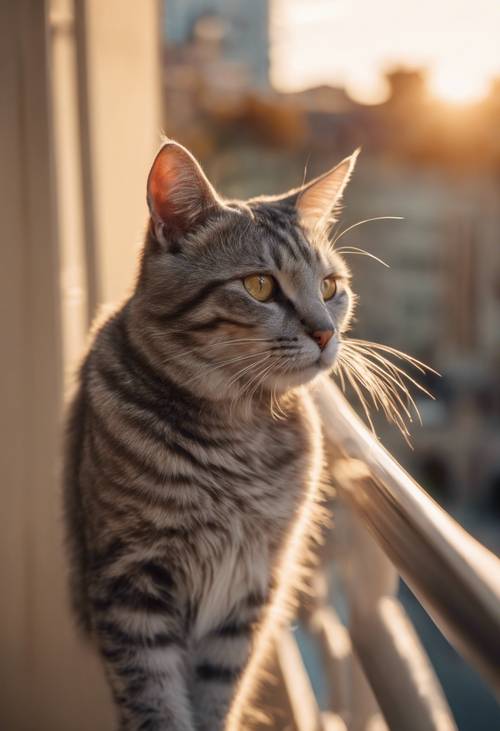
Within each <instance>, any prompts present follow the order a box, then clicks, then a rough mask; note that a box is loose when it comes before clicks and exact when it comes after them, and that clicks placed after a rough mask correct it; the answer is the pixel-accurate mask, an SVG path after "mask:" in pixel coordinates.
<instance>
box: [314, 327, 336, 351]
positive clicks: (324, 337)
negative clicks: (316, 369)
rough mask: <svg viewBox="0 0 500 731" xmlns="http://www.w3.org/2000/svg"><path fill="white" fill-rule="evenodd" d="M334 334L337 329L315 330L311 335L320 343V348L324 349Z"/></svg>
mask: <svg viewBox="0 0 500 731" xmlns="http://www.w3.org/2000/svg"><path fill="white" fill-rule="evenodd" d="M334 334H335V330H315V331H314V332H312V333H311V337H312V339H313V340H314V342H315V343H317V344H318V345H319V349H320V350H324V349H325V348H326V346H327V345H328V343H329V342H330V340H331V339H332V336H333V335H334Z"/></svg>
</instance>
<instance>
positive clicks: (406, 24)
mask: <svg viewBox="0 0 500 731" xmlns="http://www.w3.org/2000/svg"><path fill="white" fill-rule="evenodd" d="M499 27H500V2H499V1H498V0H475V2H474V4H473V5H471V3H470V0H441V2H439V3H436V2H435V0H411V1H410V2H404V3H402V2H401V0H378V1H377V2H376V3H375V2H373V0H273V2H272V4H271V79H272V83H273V84H274V86H275V87H276V88H277V89H279V90H280V91H284V92H294V91H300V90H302V89H306V88H310V87H314V86H319V85H321V84H327V85H330V86H339V87H344V88H345V89H346V90H347V92H348V93H349V94H350V95H351V96H352V98H354V99H355V100H356V101H360V102H363V103H368V104H374V103H378V102H380V101H383V99H384V98H386V97H387V92H388V89H387V87H386V86H384V84H385V80H384V75H385V73H386V72H387V70H389V69H394V68H396V67H404V68H410V69H411V68H421V69H423V70H424V71H425V72H426V74H427V76H428V79H429V91H430V93H431V94H432V95H433V96H435V97H436V98H439V99H441V100H442V101H446V102H454V103H470V102H473V101H477V100H479V99H480V98H481V97H482V96H484V95H485V94H486V93H487V87H488V85H489V83H490V82H491V81H492V79H494V78H495V77H500V53H499V51H498V33H497V29H498V28H499Z"/></svg>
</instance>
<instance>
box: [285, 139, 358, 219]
mask: <svg viewBox="0 0 500 731" xmlns="http://www.w3.org/2000/svg"><path fill="white" fill-rule="evenodd" d="M358 155H359V149H357V150H355V151H354V152H353V153H352V155H350V156H349V157H346V158H345V160H342V162H339V164H338V165H336V166H335V167H334V168H332V170H329V171H328V172H327V173H324V175H320V177H319V178H315V180H312V181H311V182H310V183H307V185H305V186H304V188H302V190H301V191H300V193H299V195H298V197H297V200H296V202H295V206H296V208H297V211H298V214H299V220H300V222H301V224H302V225H303V226H304V228H307V229H313V228H315V227H316V226H322V225H324V224H325V223H327V222H328V220H329V219H330V218H331V215H332V212H333V210H334V208H335V206H336V205H338V203H339V202H340V200H341V198H342V194H343V192H344V189H345V187H346V185H347V183H348V182H349V178H350V177H351V174H352V171H353V170H354V165H355V164H356V158H357V157H358Z"/></svg>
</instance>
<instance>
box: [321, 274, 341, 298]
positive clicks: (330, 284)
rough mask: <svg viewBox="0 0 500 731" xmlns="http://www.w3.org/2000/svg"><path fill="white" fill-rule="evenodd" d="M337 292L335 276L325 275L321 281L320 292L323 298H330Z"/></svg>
mask: <svg viewBox="0 0 500 731" xmlns="http://www.w3.org/2000/svg"><path fill="white" fill-rule="evenodd" d="M336 293H337V280H336V279H335V277H325V278H324V279H323V281H322V282H321V294H322V295H323V299H324V300H331V299H332V297H335V295H336Z"/></svg>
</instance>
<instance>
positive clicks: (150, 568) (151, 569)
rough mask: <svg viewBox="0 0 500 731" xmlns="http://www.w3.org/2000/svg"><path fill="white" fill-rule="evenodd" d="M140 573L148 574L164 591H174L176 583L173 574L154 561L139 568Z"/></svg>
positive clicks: (140, 565)
mask: <svg viewBox="0 0 500 731" xmlns="http://www.w3.org/2000/svg"><path fill="white" fill-rule="evenodd" d="M137 569H138V571H139V573H141V574H146V576H149V578H150V579H151V580H152V581H153V582H154V583H155V584H156V585H157V586H158V587H159V588H160V589H161V590H162V591H163V590H165V589H167V590H168V589H173V588H174V587H175V582H174V579H173V577H172V574H171V573H170V571H169V570H168V569H166V568H165V567H164V566H161V565H160V564H158V563H155V562H154V561H146V562H144V563H141V564H139V566H138V567H137Z"/></svg>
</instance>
